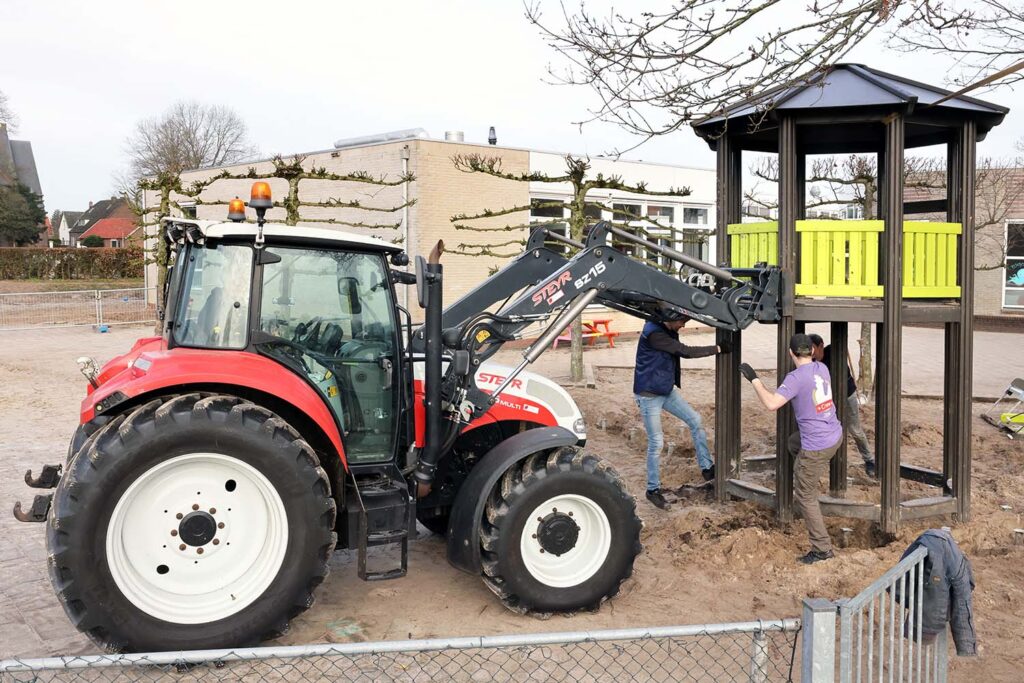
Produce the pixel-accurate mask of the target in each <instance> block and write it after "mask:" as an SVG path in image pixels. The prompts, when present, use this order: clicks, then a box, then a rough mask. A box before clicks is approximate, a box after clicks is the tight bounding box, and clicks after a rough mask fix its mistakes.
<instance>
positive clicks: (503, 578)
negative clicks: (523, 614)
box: [480, 447, 643, 612]
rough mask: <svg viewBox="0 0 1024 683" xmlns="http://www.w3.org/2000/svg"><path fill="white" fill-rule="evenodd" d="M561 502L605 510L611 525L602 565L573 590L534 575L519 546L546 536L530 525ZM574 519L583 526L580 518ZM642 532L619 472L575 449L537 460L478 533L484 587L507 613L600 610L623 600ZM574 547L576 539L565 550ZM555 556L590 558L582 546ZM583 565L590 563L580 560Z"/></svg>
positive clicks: (493, 504) (502, 489) (508, 483)
mask: <svg viewBox="0 0 1024 683" xmlns="http://www.w3.org/2000/svg"><path fill="white" fill-rule="evenodd" d="M560 496H562V497H564V496H578V497H580V498H583V499H586V500H587V501H590V504H592V505H594V506H596V507H597V508H600V510H601V512H602V513H603V514H604V516H605V517H606V519H607V523H608V527H607V529H608V530H609V531H610V534H611V539H610V544H609V547H608V550H607V554H606V555H605V556H604V560H603V562H601V563H600V566H599V568H597V569H596V571H595V573H594V574H593V575H592V576H590V577H589V578H586V579H585V580H582V581H581V582H580V583H577V584H575V585H563V586H552V585H548V584H547V583H545V582H543V581H541V580H539V579H538V578H537V577H536V576H534V574H533V573H531V569H530V565H529V563H528V562H527V561H524V557H523V552H522V551H521V546H520V542H521V540H524V539H525V538H530V537H531V536H532V538H537V536H536V535H534V534H537V533H545V532H543V531H542V527H543V524H542V523H541V520H540V519H537V518H533V517H532V514H533V513H534V512H535V511H536V510H537V509H538V506H540V505H542V504H544V503H545V502H547V501H551V500H554V499H556V498H558V497H560ZM545 510H546V508H545ZM553 512H557V511H553ZM554 516H555V517H557V516H558V515H557V514H556V515H554ZM548 519H549V520H550V519H552V518H548ZM567 519H573V518H572V517H571V515H570V517H569V518H566V517H565V516H564V513H563V516H562V519H561V522H562V524H561V527H562V529H563V530H564V528H565V525H568V526H569V527H572V526H573V525H574V524H570V523H569V522H568V521H567ZM575 519H576V520H577V521H580V523H581V524H582V523H583V522H582V520H581V519H580V518H579V516H577V517H576V518H575ZM575 526H576V527H577V530H579V537H578V538H579V539H581V540H582V539H583V538H584V531H585V530H581V529H580V525H575ZM642 526H643V523H642V522H641V521H640V519H639V518H638V517H637V515H636V500H635V499H634V498H633V496H631V495H630V494H629V493H628V492H627V491H626V489H625V487H624V486H623V485H622V482H621V481H620V480H619V477H618V475H617V474H616V472H615V471H614V470H613V469H612V468H611V467H610V466H608V465H607V464H606V463H604V462H602V461H601V460H600V459H598V458H597V457H596V456H593V455H589V454H585V453H583V452H582V451H581V450H580V449H578V448H573V447H566V448H560V449H557V450H555V451H551V452H542V453H537V454H534V455H532V456H529V457H528V458H526V459H525V460H523V461H521V462H519V463H517V464H515V465H513V466H512V468H511V469H509V471H508V472H506V473H505V475H504V476H503V477H502V478H501V480H500V481H499V483H498V485H497V486H495V489H494V491H493V492H492V493H491V496H490V498H489V499H488V502H487V507H486V511H485V516H484V519H483V520H481V530H480V531H481V533H480V542H481V553H482V559H483V573H484V582H485V583H486V584H487V586H488V587H489V588H490V589H491V590H493V591H494V592H495V593H496V594H497V595H498V596H499V597H500V598H501V599H502V601H503V602H504V603H505V605H506V606H507V607H509V608H510V609H514V610H517V611H535V612H568V611H575V610H579V609H593V608H596V607H597V606H598V605H600V604H601V602H602V601H604V600H606V599H608V598H611V597H613V596H614V595H615V594H616V593H618V591H619V586H620V585H621V584H622V582H623V581H625V580H626V579H627V578H629V577H630V575H632V573H633V561H634V560H635V558H636V556H637V555H638V554H639V553H640V551H641V549H642V546H641V544H640V530H641V528H642ZM551 531H552V529H551V527H549V528H548V531H547V532H546V533H547V537H548V538H553V536H552V534H551ZM524 533H526V534H527V536H526V537H524ZM557 535H558V534H557V533H555V534H554V536H557ZM570 537H571V533H570ZM573 542H575V539H574V540H573V541H570V542H568V543H567V545H571V544H572V543H573ZM539 543H540V542H539V541H538V544H539ZM558 550H560V551H561V553H560V554H559V557H561V556H563V555H564V556H565V557H566V558H567V559H572V561H573V562H575V561H576V559H574V556H573V555H570V554H569V553H572V552H574V551H575V552H577V554H578V555H583V554H585V553H583V550H584V548H583V546H580V547H573V548H571V549H569V550H566V548H565V546H562V547H560V548H558ZM548 552H549V553H550V552H551V551H550V550H549V551H548ZM578 559H579V561H581V562H585V561H587V558H586V557H583V556H580V557H579V558H578Z"/></svg>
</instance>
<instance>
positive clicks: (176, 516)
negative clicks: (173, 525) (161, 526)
mask: <svg viewBox="0 0 1024 683" xmlns="http://www.w3.org/2000/svg"><path fill="white" fill-rule="evenodd" d="M184 516H185V515H183V514H181V513H180V512H179V513H178V514H176V515H174V518H175V519H181V518H182V517H184Z"/></svg>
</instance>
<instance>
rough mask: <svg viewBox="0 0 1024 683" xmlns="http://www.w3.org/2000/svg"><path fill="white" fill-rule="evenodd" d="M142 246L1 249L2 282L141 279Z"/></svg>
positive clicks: (0, 275) (0, 267) (0, 274)
mask: <svg viewBox="0 0 1024 683" xmlns="http://www.w3.org/2000/svg"><path fill="white" fill-rule="evenodd" d="M142 271H143V257H142V248H141V247H123V248H118V249H105V248H103V249H100V248H97V249H67V248H63V249H61V248H57V249H41V248H35V247H4V248H0V280H29V279H38V280H86V279H119V278H137V277H142Z"/></svg>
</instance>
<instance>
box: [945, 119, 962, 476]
mask: <svg viewBox="0 0 1024 683" xmlns="http://www.w3.org/2000/svg"><path fill="white" fill-rule="evenodd" d="M960 143H961V136H960V131H959V130H956V129H954V130H953V131H952V134H951V136H950V140H949V143H948V144H947V148H946V202H947V203H946V220H947V221H949V222H951V223H955V222H957V221H959V220H960V219H961V216H962V213H963V210H962V208H961V205H960V203H961V200H962V199H963V196H962V194H961V193H960V192H959V188H960V185H961V177H960V166H961V164H960V157H961V154H962V148H961V146H960ZM961 239H963V230H962V229H961ZM958 246H959V245H958ZM958 252H959V249H958ZM958 268H959V264H958ZM960 293H961V299H960V302H961V304H960V305H961V306H962V305H963V297H962V294H963V290H961V292H960ZM943 332H944V334H943V352H944V358H945V362H944V364H943V375H942V482H943V487H942V489H943V493H949V494H952V489H951V488H947V486H946V483H947V482H949V481H951V480H952V478H953V469H954V467H953V463H954V461H955V459H956V458H955V454H956V452H957V448H958V444H959V443H960V437H959V434H958V432H959V428H960V420H959V419H958V418H957V401H956V392H957V389H958V384H957V381H958V377H959V375H960V351H959V349H960V345H959V337H958V335H959V333H960V323H959V322H953V323H946V324H945V325H943Z"/></svg>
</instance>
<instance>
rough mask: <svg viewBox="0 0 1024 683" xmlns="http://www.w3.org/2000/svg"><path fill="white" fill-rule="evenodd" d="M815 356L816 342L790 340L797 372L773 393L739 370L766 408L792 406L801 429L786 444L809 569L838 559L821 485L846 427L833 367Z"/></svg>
mask: <svg viewBox="0 0 1024 683" xmlns="http://www.w3.org/2000/svg"><path fill="white" fill-rule="evenodd" d="M811 354H812V344H811V338H810V337H808V336H807V335H806V334H794V335H793V338H792V339H790V340H789V355H790V357H791V358H792V359H793V363H794V364H795V365H796V369H795V370H793V371H792V372H791V373H789V374H788V375H786V377H785V379H783V380H782V384H780V385H779V388H778V389H776V390H775V391H774V392H773V391H771V390H770V389H768V388H767V387H765V385H764V383H763V382H762V381H761V379H760V378H759V377H758V376H757V373H756V372H754V369H753V368H751V367H750V366H749V365H747V364H746V363H741V364H740V372H741V373H742V374H743V376H744V377H746V378H747V380H748V381H749V382H750V384H751V386H753V387H754V391H755V392H757V397H758V398H759V399H760V400H761V403H762V404H764V406H765V407H766V408H768V409H769V410H778V409H779V408H781V407H782V406H784V405H786V404H787V403H789V404H791V405H792V406H793V414H794V416H795V417H796V424H797V427H798V428H799V433H797V434H793V435H792V436H791V437H790V439H789V443H788V444H787V446H788V447H789V452H790V453H791V454H792V455H793V456H794V457H795V459H796V460H795V462H794V465H793V503H794V504H795V505H796V508H797V509H798V510H799V511H800V513H801V514H802V515H803V518H804V522H805V523H806V524H807V535H808V536H810V538H811V551H810V552H809V553H807V554H806V555H804V556H803V557H801V558H800V561H801V562H803V563H804V564H813V563H815V562H821V561H822V560H828V559H831V558H833V557H835V555H834V554H833V552H832V539H830V538H829V535H828V528H827V527H826V526H825V520H824V518H823V517H822V516H821V505H819V504H818V483H819V482H820V481H821V477H822V476H823V475H824V474H825V472H827V471H828V463H829V461H830V460H832V456H834V455H835V454H836V451H838V450H839V444H840V443H841V442H842V439H843V427H842V425H841V424H839V420H838V419H837V418H836V407H835V403H834V402H833V400H832V378H831V377H830V376H829V374H828V366H826V365H825V364H824V363H819V362H818V361H816V360H814V358H813V357H812V355H811Z"/></svg>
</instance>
